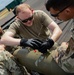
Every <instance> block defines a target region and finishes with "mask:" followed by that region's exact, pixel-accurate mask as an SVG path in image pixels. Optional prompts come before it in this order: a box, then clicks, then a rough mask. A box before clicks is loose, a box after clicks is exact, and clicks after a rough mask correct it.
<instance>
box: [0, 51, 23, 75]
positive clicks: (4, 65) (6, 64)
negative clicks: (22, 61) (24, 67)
mask: <svg viewBox="0 0 74 75" xmlns="http://www.w3.org/2000/svg"><path fill="white" fill-rule="evenodd" d="M0 75H23V74H22V71H21V69H20V68H19V66H18V65H17V64H16V63H15V61H14V57H13V56H12V55H11V54H10V53H9V52H7V51H6V50H4V51H2V52H0Z"/></svg>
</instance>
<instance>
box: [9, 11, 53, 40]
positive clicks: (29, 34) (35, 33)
mask: <svg viewBox="0 0 74 75" xmlns="http://www.w3.org/2000/svg"><path fill="white" fill-rule="evenodd" d="M33 17H34V21H33V25H32V26H30V27H28V26H26V25H24V24H23V23H21V22H20V21H19V20H16V21H15V22H13V23H12V24H11V25H10V27H9V29H8V31H11V32H13V33H14V35H16V34H18V35H20V36H21V37H22V38H26V39H30V38H38V39H40V40H45V39H47V38H48V36H49V34H47V31H48V30H49V29H48V28H47V27H48V25H49V24H50V23H51V22H52V21H53V20H52V19H51V18H50V17H49V16H48V15H47V14H46V13H45V12H44V11H41V10H35V11H34V14H33Z"/></svg>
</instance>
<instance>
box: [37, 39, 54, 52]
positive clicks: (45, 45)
mask: <svg viewBox="0 0 74 75" xmlns="http://www.w3.org/2000/svg"><path fill="white" fill-rule="evenodd" d="M53 45H54V41H53V40H52V39H48V40H47V41H45V42H43V43H42V44H41V46H40V48H39V49H38V50H39V51H40V52H41V53H46V52H47V49H50V48H51V47H52V46H53Z"/></svg>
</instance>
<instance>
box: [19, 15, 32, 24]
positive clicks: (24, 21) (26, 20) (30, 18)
mask: <svg viewBox="0 0 74 75" xmlns="http://www.w3.org/2000/svg"><path fill="white" fill-rule="evenodd" d="M19 19H20V18H19ZM32 19H33V15H32V16H31V17H29V18H27V19H25V20H21V19H20V20H21V21H22V22H23V23H26V22H28V21H31V20H32Z"/></svg>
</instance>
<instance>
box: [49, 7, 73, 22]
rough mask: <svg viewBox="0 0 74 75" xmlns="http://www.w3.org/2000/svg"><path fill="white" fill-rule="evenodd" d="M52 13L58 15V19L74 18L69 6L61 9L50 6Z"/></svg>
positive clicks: (54, 15)
mask: <svg viewBox="0 0 74 75" xmlns="http://www.w3.org/2000/svg"><path fill="white" fill-rule="evenodd" d="M50 14H51V16H53V17H56V18H57V19H59V20H63V21H67V20H69V19H72V18H73V15H72V14H71V11H70V9H69V8H65V9H62V10H60V11H59V10H54V9H53V8H50Z"/></svg>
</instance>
